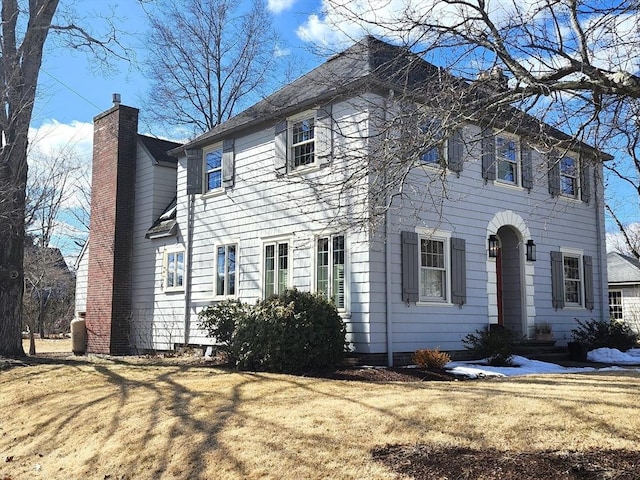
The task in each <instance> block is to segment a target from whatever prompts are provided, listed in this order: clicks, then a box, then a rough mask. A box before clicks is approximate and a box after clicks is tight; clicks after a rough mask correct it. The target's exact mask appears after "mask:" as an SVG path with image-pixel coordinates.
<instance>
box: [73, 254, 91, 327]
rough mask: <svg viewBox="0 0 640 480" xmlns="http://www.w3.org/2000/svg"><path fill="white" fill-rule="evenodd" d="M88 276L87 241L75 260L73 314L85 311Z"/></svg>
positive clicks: (77, 314)
mask: <svg viewBox="0 0 640 480" xmlns="http://www.w3.org/2000/svg"><path fill="white" fill-rule="evenodd" d="M88 276H89V243H86V244H85V246H84V248H83V249H82V251H81V252H80V255H79V256H78V260H77V261H76V298H75V302H76V305H75V315H76V317H78V316H79V315H80V314H84V313H86V312H87V280H88Z"/></svg>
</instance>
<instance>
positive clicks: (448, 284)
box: [78, 37, 610, 364]
mask: <svg viewBox="0 0 640 480" xmlns="http://www.w3.org/2000/svg"><path fill="white" fill-rule="evenodd" d="M402 62H405V63H402ZM407 62H409V63H407ZM409 64H410V65H411V67H410V68H411V69H416V70H415V71H416V72H417V74H416V75H415V76H414V77H412V76H411V75H407V77H409V78H417V80H415V81H423V82H424V79H425V78H426V77H428V75H430V74H431V73H432V72H434V71H435V72H438V69H437V68H435V67H433V66H432V65H430V64H428V63H426V62H424V61H423V60H421V59H418V57H416V56H414V55H412V54H408V53H407V52H406V51H404V50H402V49H400V48H398V47H394V46H391V45H388V44H386V43H384V42H381V41H379V40H376V39H374V38H372V37H367V38H366V39H364V40H363V41H361V42H359V43H357V44H356V45H354V46H353V47H351V48H350V49H348V50H347V51H345V52H343V53H342V54H340V55H337V56H335V57H333V58H331V59H330V60H328V61H327V62H326V63H324V64H323V65H321V66H320V67H318V68H316V69H315V70H313V71H311V72H310V73H308V74H307V75H305V76H303V77H301V78H300V79H298V80H296V81H294V82H292V83H291V84H289V85H287V86H285V87H284V88H282V89H281V90H279V91H277V92H276V93H274V94H273V95H271V96H269V97H267V98H266V99H265V100H263V101H261V102H259V103H257V104H256V105H254V106H253V107H250V108H249V109H247V110H245V111H244V112H242V113H240V114H238V115H236V116H235V117H233V118H231V119H230V120H228V121H227V122H224V123H222V124H221V125H218V126H217V127H215V128H214V129H213V130H211V131H209V132H207V133H205V134H203V135H201V136H200V137H198V138H196V139H194V140H193V141H191V142H189V143H188V144H186V145H177V144H173V145H169V144H166V145H164V146H165V147H166V148H165V149H164V151H163V149H162V148H160V147H162V146H163V144H162V143H161V142H160V141H158V142H156V143H155V144H154V145H153V146H154V147H156V148H155V149H151V148H149V146H148V145H147V144H146V143H145V141H146V142H147V143H150V142H151V141H150V140H148V139H149V137H144V136H139V135H138V134H137V113H138V111H137V110H136V109H134V108H131V107H126V106H124V105H120V104H119V103H116V104H115V105H114V106H113V107H112V108H111V109H109V110H107V111H106V112H104V113H103V114H101V115H99V116H97V117H96V119H95V120H94V124H95V141H94V169H93V197H92V217H91V229H90V236H89V244H90V248H88V249H85V253H87V252H88V255H85V256H83V258H81V260H80V264H82V263H83V262H85V263H86V265H87V268H86V269H85V270H79V272H82V271H84V272H87V273H86V276H87V277H86V279H87V281H78V285H79V286H80V288H83V287H82V286H83V285H86V288H87V292H86V295H85V294H84V293H83V292H79V294H78V298H79V299H84V298H86V309H85V310H84V311H83V308H82V304H81V303H80V304H79V305H78V313H79V314H82V315H86V320H87V327H88V332H89V335H88V348H89V351H90V352H101V353H126V352H129V351H132V350H135V351H141V350H147V349H173V348H175V346H176V345H179V344H192V345H207V344H211V343H213V339H210V338H207V337H206V335H205V332H203V331H202V330H200V329H199V328H198V319H197V314H198V312H199V311H200V310H201V309H202V308H203V307H205V306H206V305H209V304H211V303H212V302H216V301H219V300H222V299H227V298H237V299H240V300H242V301H246V302H250V303H254V302H255V301H257V300H259V299H261V298H265V297H266V296H268V295H270V294H272V293H277V292H279V291H281V290H283V289H285V288H292V287H296V288H298V289H301V290H310V291H314V292H320V293H322V294H324V295H326V296H327V297H328V298H330V299H332V300H333V301H334V302H335V304H336V306H337V307H338V310H339V312H340V314H341V315H342V317H343V318H344V321H345V323H346V325H347V331H348V340H349V341H350V342H351V345H352V347H353V349H354V351H355V352H356V353H357V354H358V355H360V356H361V358H362V359H363V361H367V362H371V363H387V364H392V363H394V362H402V361H405V360H406V359H407V358H408V354H410V353H412V352H413V351H415V350H416V349H418V348H435V347H440V349H442V350H446V351H450V352H456V351H460V350H463V344H462V339H463V338H464V337H465V336H466V335H467V334H469V333H472V332H474V331H476V330H477V329H481V328H483V327H484V326H486V325H493V324H499V325H504V326H505V327H507V328H510V329H511V330H513V331H514V332H516V334H517V335H519V336H520V337H522V338H524V339H533V337H534V328H535V324H536V322H542V321H544V322H548V323H551V324H552V325H553V332H554V336H555V339H556V340H557V341H558V342H559V344H563V343H565V342H566V341H567V339H569V338H570V335H571V330H572V328H574V327H575V319H576V318H578V319H583V320H586V319H590V318H607V317H608V305H607V276H606V273H607V272H606V260H605V253H604V252H605V242H604V227H603V226H604V210H603V204H602V198H603V184H602V165H601V161H602V160H603V159H604V160H606V159H608V158H610V157H609V156H607V155H605V154H603V153H601V152H598V151H595V150H594V149H592V148H590V147H588V146H586V145H583V144H581V145H576V146H575V150H574V151H570V152H567V153H566V154H565V155H563V156H561V157H555V156H550V155H545V154H543V153H541V151H542V150H543V149H541V148H536V145H535V143H534V141H533V140H531V139H528V138H527V137H526V136H524V135H523V133H522V132H521V131H512V130H510V127H509V122H506V124H503V125H501V127H500V128H499V129H492V128H487V126H484V127H481V126H479V125H475V124H471V123H470V124H468V125H466V126H465V127H464V128H463V129H461V130H459V131H458V132H456V134H455V135H454V136H453V137H452V138H449V139H448V140H447V146H446V148H445V149H443V150H441V151H437V152H435V151H434V152H427V153H424V152H412V153H410V155H415V168H412V169H411V171H410V172H409V174H408V176H407V178H406V182H405V184H406V185H407V188H406V189H405V198H404V200H403V201H394V202H393V203H392V204H391V208H390V210H389V211H388V212H387V213H386V214H385V215H384V219H383V222H382V224H381V225H378V226H376V227H375V228H369V229H367V228H361V227H362V225H358V222H357V220H358V219H360V218H362V217H363V215H366V213H367V212H368V211H369V209H370V208H374V207H375V205H374V203H375V194H376V193H377V192H375V191H374V190H375V185H376V183H375V182H376V181H377V179H376V178H374V177H375V175H374V173H372V174H369V175H361V176H358V173H359V172H361V171H362V169H363V168H365V169H366V168H367V166H368V165H367V162H370V161H371V158H372V157H374V156H373V155H371V153H372V152H371V149H372V148H374V147H373V144H374V142H373V140H372V139H373V138H375V137H376V132H377V130H376V128H377V123H376V119H379V118H383V117H387V118H388V117H390V116H393V115H395V114H397V113H398V108H397V105H395V104H393V102H391V101H390V98H392V97H393V95H391V93H390V92H391V90H393V88H395V87H397V88H399V89H401V88H405V89H406V88H408V87H407V85H404V86H402V87H400V86H398V85H395V84H393V82H390V81H388V80H389V78H386V77H384V76H385V75H386V76H389V75H391V74H392V73H391V72H398V71H400V70H402V68H405V69H406V68H407V65H409ZM401 67H402V68H401ZM411 73H413V70H412V72H411ZM381 76H382V77H384V78H381ZM425 76H426V77H425ZM410 87H411V85H409V88H410ZM390 105H392V106H391V107H390ZM558 135H561V134H560V133H559V132H558ZM167 151H168V153H169V155H170V156H172V157H174V161H171V160H170V157H169V156H168V155H167ZM443 157H444V158H443ZM175 159H177V160H175ZM354 178H356V179H358V180H356V181H353V183H352V184H351V185H350V188H349V190H348V194H347V195H345V194H344V191H343V190H341V186H344V185H345V181H344V179H351V180H352V179H354ZM434 179H438V182H434ZM427 185H428V186H429V187H427ZM445 189H446V195H444V194H443V191H444V190H445ZM435 205H438V208H434V206H435Z"/></svg>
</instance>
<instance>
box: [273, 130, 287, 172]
mask: <svg viewBox="0 0 640 480" xmlns="http://www.w3.org/2000/svg"><path fill="white" fill-rule="evenodd" d="M274 145H275V147H274V149H275V151H274V154H275V156H274V160H273V162H274V166H275V169H276V175H284V174H285V173H287V149H288V146H287V121H286V120H283V121H282V122H279V123H277V124H276V128H275V140H274Z"/></svg>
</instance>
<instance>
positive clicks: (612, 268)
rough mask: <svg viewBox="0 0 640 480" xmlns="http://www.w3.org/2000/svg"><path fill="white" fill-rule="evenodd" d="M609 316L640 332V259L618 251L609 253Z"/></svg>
mask: <svg viewBox="0 0 640 480" xmlns="http://www.w3.org/2000/svg"><path fill="white" fill-rule="evenodd" d="M607 270H608V277H609V316H610V317H611V318H613V319H615V320H621V321H624V322H626V323H628V324H629V325H630V326H631V328H633V330H634V331H636V332H638V333H640V261H638V259H637V258H634V257H629V256H627V255H622V254H620V253H617V252H610V253H608V254H607Z"/></svg>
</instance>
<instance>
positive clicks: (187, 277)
mask: <svg viewBox="0 0 640 480" xmlns="http://www.w3.org/2000/svg"><path fill="white" fill-rule="evenodd" d="M194 204H195V195H194V194H191V195H189V203H188V204H187V238H186V239H185V243H186V245H185V252H184V257H185V272H184V346H185V347H186V346H187V345H189V334H190V330H191V312H190V308H189V307H190V306H191V244H192V243H193V209H194Z"/></svg>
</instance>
